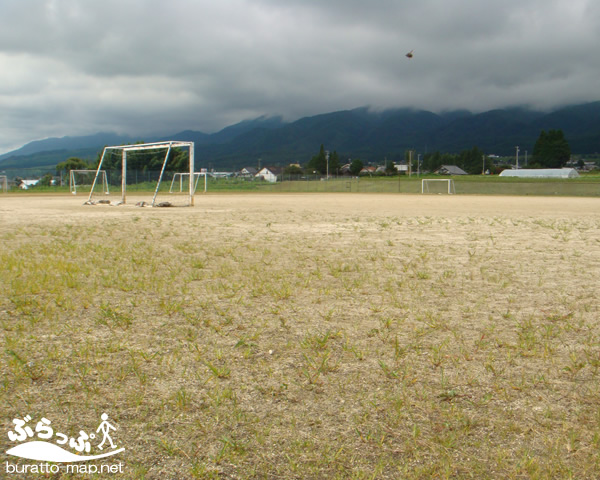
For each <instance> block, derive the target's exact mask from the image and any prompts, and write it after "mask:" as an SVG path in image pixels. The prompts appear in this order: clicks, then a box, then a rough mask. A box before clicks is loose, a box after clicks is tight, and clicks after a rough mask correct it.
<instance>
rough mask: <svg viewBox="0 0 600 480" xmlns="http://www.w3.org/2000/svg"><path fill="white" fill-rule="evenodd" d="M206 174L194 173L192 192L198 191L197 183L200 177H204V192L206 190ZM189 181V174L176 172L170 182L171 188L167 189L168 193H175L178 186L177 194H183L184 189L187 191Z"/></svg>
mask: <svg viewBox="0 0 600 480" xmlns="http://www.w3.org/2000/svg"><path fill="white" fill-rule="evenodd" d="M206 175H207V174H206V172H194V179H195V180H194V192H196V190H197V189H198V182H199V180H200V177H204V192H205V193H206V190H207V183H206ZM189 181H190V174H189V172H176V173H174V174H173V179H172V180H171V187H170V188H169V193H177V186H178V185H179V193H183V192H184V189H188V188H189V185H188V183H187V182H189Z"/></svg>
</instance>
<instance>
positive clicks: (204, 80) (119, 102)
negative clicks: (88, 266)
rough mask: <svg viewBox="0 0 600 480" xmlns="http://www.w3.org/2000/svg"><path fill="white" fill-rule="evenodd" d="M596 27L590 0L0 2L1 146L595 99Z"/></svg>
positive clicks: (599, 14)
mask: <svg viewBox="0 0 600 480" xmlns="http://www.w3.org/2000/svg"><path fill="white" fill-rule="evenodd" d="M599 23H600V3H598V2H594V1H593V0H572V1H570V2H564V1H563V0H519V1H517V0H502V1H489V2H473V1H471V0H421V1H420V2H399V1H397V0H394V1H392V0H379V1H375V2H366V1H364V0H360V1H359V0H329V1H327V2H322V1H319V0H288V1H281V0H227V1H221V2H212V1H207V0H172V1H170V2H165V1H159V0H120V1H116V0H103V1H102V2H87V1H84V0H5V1H3V2H2V3H0V71H1V72H2V75H0V112H1V113H0V152H2V151H6V150H9V149H11V148H15V147H18V146H20V145H22V144H23V143H26V142H27V141H30V140H34V139H38V138H44V137H47V136H62V135H77V134H88V133H94V132H96V131H99V130H105V131H106V130H109V131H116V132H119V133H131V134H135V135H143V134H150V133H154V132H162V133H169V132H172V133H174V132H176V131H178V130H181V129H183V128H192V129H198V130H203V131H215V130H217V129H219V128H222V127H223V126H226V125H228V124H230V123H233V122H236V121H240V120H242V119H246V118H251V117H256V116H259V115H263V114H271V115H279V114H281V115H283V116H284V118H286V119H288V120H293V119H296V118H298V117H300V116H304V115H312V114H316V113H322V112H327V111H332V110H337V109H347V108H354V107H357V106H363V105H371V106H373V107H374V108H389V107H398V106H409V107H415V108H425V109H430V110H434V111H440V110H444V109H452V108H469V109H472V110H475V111H481V110H485V109H489V108H496V107H502V106H509V105H530V106H533V107H537V108H544V109H548V108H553V107H556V106H560V105H564V104H568V103H575V102H584V101H593V100H598V99H599V98H598V88H597V79H598V77H599V73H600V56H599V55H598V54H597V51H596V50H597V45H598V44H599V40H600V38H599V37H600V28H599V27H600V25H598V24H599ZM412 49H414V50H415V57H414V58H413V59H412V60H408V59H406V58H405V57H404V54H405V53H406V52H407V51H409V50H412Z"/></svg>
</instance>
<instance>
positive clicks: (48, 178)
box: [39, 173, 53, 187]
mask: <svg viewBox="0 0 600 480" xmlns="http://www.w3.org/2000/svg"><path fill="white" fill-rule="evenodd" d="M52 178H53V177H52V174H51V173H47V174H46V175H44V176H43V177H42V178H41V179H40V183H39V185H40V186H42V187H49V186H50V185H52Z"/></svg>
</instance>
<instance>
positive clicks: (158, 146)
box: [86, 140, 194, 207]
mask: <svg viewBox="0 0 600 480" xmlns="http://www.w3.org/2000/svg"><path fill="white" fill-rule="evenodd" d="M186 147H187V148H188V149H189V164H190V170H189V172H190V173H189V174H190V176H191V175H193V174H194V142H178V141H175V140H171V141H167V142H154V143H139V144H136V145H117V146H111V147H104V150H103V151H102V157H101V158H100V162H99V163H98V169H97V170H96V176H95V177H94V183H93V185H92V189H91V190H90V196H89V198H88V201H87V202H86V203H91V201H92V194H93V193H94V188H95V186H96V182H97V181H98V176H99V174H100V171H101V169H102V163H103V162H104V157H105V156H106V153H107V152H108V151H110V150H120V151H121V158H122V162H121V203H123V204H125V203H126V201H127V152H134V151H136V150H162V149H166V150H167V153H166V154H165V159H164V160H163V164H162V168H161V170H160V176H159V177H158V181H157V182H156V189H155V190H154V196H153V197H152V203H151V205H152V206H153V207H154V206H155V203H156V196H157V195H158V189H159V187H160V184H161V182H162V177H163V174H164V173H165V168H166V166H167V161H168V160H169V154H170V153H171V149H172V148H186ZM189 206H190V207H193V206H194V182H190V185H189Z"/></svg>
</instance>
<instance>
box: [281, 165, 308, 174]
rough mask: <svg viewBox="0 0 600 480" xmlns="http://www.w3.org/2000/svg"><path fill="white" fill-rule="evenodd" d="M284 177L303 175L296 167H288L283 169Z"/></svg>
mask: <svg viewBox="0 0 600 480" xmlns="http://www.w3.org/2000/svg"><path fill="white" fill-rule="evenodd" d="M283 173H284V175H302V173H304V172H303V171H302V169H301V168H300V167H299V166H298V165H288V166H287V167H285V168H284V169H283Z"/></svg>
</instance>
